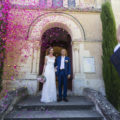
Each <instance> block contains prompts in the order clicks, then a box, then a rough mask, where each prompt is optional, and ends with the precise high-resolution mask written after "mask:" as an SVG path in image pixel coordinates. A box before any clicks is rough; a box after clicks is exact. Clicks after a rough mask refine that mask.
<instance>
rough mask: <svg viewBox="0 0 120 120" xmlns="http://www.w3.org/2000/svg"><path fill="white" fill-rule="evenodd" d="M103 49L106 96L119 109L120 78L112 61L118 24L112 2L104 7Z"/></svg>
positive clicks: (102, 15) (102, 14) (102, 16)
mask: <svg viewBox="0 0 120 120" xmlns="http://www.w3.org/2000/svg"><path fill="white" fill-rule="evenodd" d="M101 20H102V29H103V32H102V36H103V42H102V49H103V56H102V60H103V65H102V68H103V79H104V83H105V89H106V95H107V98H108V100H109V101H110V102H111V103H112V104H113V105H114V106H115V107H116V108H117V109H119V106H120V77H119V75H118V73H117V71H116V69H115V68H114V66H113V65H112V63H111V61H110V57H111V55H112V54H113V51H114V47H115V46H116V44H117V43H118V42H117V37H116V22H115V18H114V14H113V10H112V6H111V3H110V2H106V3H104V4H103V5H102V12H101Z"/></svg>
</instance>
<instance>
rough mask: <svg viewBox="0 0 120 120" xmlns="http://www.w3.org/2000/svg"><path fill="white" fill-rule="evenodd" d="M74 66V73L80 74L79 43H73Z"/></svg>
mask: <svg viewBox="0 0 120 120" xmlns="http://www.w3.org/2000/svg"><path fill="white" fill-rule="evenodd" d="M72 44H73V64H74V72H75V73H79V72H80V56H79V42H73V43H72Z"/></svg>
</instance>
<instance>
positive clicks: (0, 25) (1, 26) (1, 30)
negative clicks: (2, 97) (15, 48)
mask: <svg viewBox="0 0 120 120" xmlns="http://www.w3.org/2000/svg"><path fill="white" fill-rule="evenodd" d="M1 9H2V8H1ZM0 12H1V11H0ZM1 14H2V16H0V92H1V91H2V75H3V67H4V58H5V41H4V40H3V39H2V38H3V36H4V35H5V33H6V29H5V27H6V26H5V25H6V23H5V22H4V20H5V15H4V14H3V13H1Z"/></svg>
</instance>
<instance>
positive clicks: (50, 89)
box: [41, 56, 57, 103]
mask: <svg viewBox="0 0 120 120" xmlns="http://www.w3.org/2000/svg"><path fill="white" fill-rule="evenodd" d="M46 58H47V64H46V67H45V72H44V76H45V77H46V82H45V83H44V84H43V88H42V96H41V102H45V103H47V102H55V101H57V92H56V78H55V67H54V63H55V57H49V56H46Z"/></svg>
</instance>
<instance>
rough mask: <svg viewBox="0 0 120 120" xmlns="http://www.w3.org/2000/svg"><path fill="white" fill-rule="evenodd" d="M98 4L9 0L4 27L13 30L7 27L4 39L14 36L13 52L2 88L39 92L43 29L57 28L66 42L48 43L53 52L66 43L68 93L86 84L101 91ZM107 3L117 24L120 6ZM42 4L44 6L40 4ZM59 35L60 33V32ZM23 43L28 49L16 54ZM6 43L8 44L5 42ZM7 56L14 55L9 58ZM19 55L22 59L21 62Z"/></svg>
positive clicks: (89, 1)
mask: <svg viewBox="0 0 120 120" xmlns="http://www.w3.org/2000/svg"><path fill="white" fill-rule="evenodd" d="M117 1H118V2H117ZM102 3H104V0H61V1H60V2H59V4H58V3H57V0H41V1H40V0H24V1H21V0H11V1H10V4H11V9H10V10H9V14H8V18H9V19H8V26H10V28H12V29H13V31H11V30H8V36H7V40H8V41H12V40H13V39H15V40H16V46H14V50H13V52H8V53H7V56H6V62H5V65H4V72H6V74H4V75H3V85H4V89H15V88H18V87H22V86H25V87H27V88H28V91H29V93H30V94H36V93H38V92H39V91H40V87H41V85H40V83H39V82H38V81H37V77H38V76H39V75H40V64H41V61H43V58H44V56H45V54H42V50H41V49H42V37H43V35H44V33H45V32H46V31H47V30H50V29H52V28H60V29H62V30H63V31H66V32H67V33H68V35H69V36H70V38H69V39H70V41H69V42H67V39H66V40H65V41H64V40H63V41H62V40H61V41H59V43H58V44H54V43H51V44H52V45H53V47H55V48H56V47H57V48H56V49H55V52H56V51H57V50H58V47H59V48H61V46H59V44H61V45H63V44H64V43H65V44H66V45H67V47H66V49H68V51H67V52H68V55H70V57H71V65H72V72H73V73H72V79H71V81H70V82H71V85H70V90H71V91H72V93H73V94H74V95H82V91H83V89H84V88H85V87H89V88H92V89H95V90H98V91H100V92H102V93H103V94H105V89H104V81H103V76H102V58H101V57H102V24H101V19H100V12H101V5H102ZM111 3H112V6H113V10H114V13H115V17H116V22H117V25H118V24H119V19H120V14H119V13H120V9H119V7H116V6H119V5H118V4H120V2H119V0H116V3H115V2H114V1H113V0H112V1H111ZM43 5H44V6H45V7H42V6H43ZM17 26H19V27H17ZM8 29H9V28H8ZM61 34H62V35H64V33H61ZM61 39H62V38H61ZM23 44H25V45H26V46H27V48H29V50H28V51H26V50H24V49H23V50H22V52H21V53H20V52H19V48H20V47H21V46H22V45H23ZM68 44H69V45H68ZM7 45H8V46H9V43H8V44H7ZM63 46H64V45H63ZM64 47H65V46H64ZM69 48H71V50H69ZM57 52H58V51H57ZM41 54H42V55H41ZM11 56H14V57H12V58H11ZM23 57H24V58H25V59H24V60H23V61H22V60H21V59H22V58H23ZM14 73H16V74H14Z"/></svg>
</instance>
